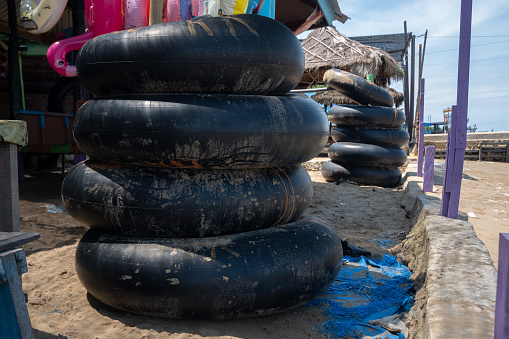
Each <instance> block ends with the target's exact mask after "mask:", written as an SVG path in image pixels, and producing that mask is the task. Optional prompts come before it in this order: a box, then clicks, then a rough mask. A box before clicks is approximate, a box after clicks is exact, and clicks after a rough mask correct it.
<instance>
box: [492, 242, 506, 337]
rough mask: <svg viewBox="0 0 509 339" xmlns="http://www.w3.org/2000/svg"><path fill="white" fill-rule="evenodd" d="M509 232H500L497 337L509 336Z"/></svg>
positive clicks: (496, 315) (496, 308)
mask: <svg viewBox="0 0 509 339" xmlns="http://www.w3.org/2000/svg"><path fill="white" fill-rule="evenodd" d="M508 259H509V233H500V237H499V243H498V275H497V301H496V304H495V339H503V338H509V260H508Z"/></svg>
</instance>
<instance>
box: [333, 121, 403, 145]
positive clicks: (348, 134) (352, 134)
mask: <svg viewBox="0 0 509 339" xmlns="http://www.w3.org/2000/svg"><path fill="white" fill-rule="evenodd" d="M331 136H332V139H333V140H334V141H336V142H357V143H364V144H372V145H379V146H387V147H403V146H406V145H408V141H409V140H410V135H409V134H408V132H407V130H405V129H399V128H378V129H375V128H345V127H339V126H335V127H334V129H333V130H332V135H331Z"/></svg>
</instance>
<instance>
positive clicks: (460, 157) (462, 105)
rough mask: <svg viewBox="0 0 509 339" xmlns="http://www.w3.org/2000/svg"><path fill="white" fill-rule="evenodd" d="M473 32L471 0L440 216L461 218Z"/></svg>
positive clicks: (465, 10)
mask: <svg viewBox="0 0 509 339" xmlns="http://www.w3.org/2000/svg"><path fill="white" fill-rule="evenodd" d="M471 31H472V0H462V1H461V19H460V41H459V60H458V89H457V98H456V102H457V105H455V106H453V107H452V116H451V130H450V131H449V135H448V136H447V151H446V158H445V173H444V185H443V192H442V204H441V206H440V214H441V215H442V216H445V217H449V218H457V217H458V208H459V199H460V191H461V178H462V174H463V161H464V158H465V148H466V141H467V111H468V85H469V74H470V40H471Z"/></svg>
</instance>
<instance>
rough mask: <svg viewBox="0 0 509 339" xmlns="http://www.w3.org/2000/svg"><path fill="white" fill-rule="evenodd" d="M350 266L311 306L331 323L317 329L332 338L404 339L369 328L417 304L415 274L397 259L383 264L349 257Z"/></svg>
mask: <svg viewBox="0 0 509 339" xmlns="http://www.w3.org/2000/svg"><path fill="white" fill-rule="evenodd" d="M343 260H344V262H346V263H347V264H346V265H344V266H343V268H342V269H341V271H340V273H339V275H338V279H337V280H336V281H335V282H334V283H333V284H332V286H331V287H330V288H329V290H328V291H327V292H325V293H324V294H323V295H322V296H320V297H319V298H317V299H315V300H313V301H311V302H309V303H308V306H311V305H315V306H317V307H320V308H323V309H324V313H325V315H326V316H327V317H328V321H326V322H325V323H323V324H321V325H319V326H317V329H318V330H319V331H321V332H322V333H324V334H326V335H327V336H329V337H332V338H343V337H346V336H348V337H351V338H365V337H369V338H387V339H404V338H405V337H404V336H403V334H401V333H397V334H392V333H390V332H389V331H387V330H386V329H384V328H382V327H378V326H373V325H370V324H368V321H370V320H374V319H380V318H384V317H387V316H390V315H393V314H398V313H402V312H408V311H409V310H410V307H411V306H412V304H413V297H412V292H411V287H412V283H411V282H410V280H409V278H410V275H411V274H412V273H411V272H410V270H409V269H408V267H406V266H405V265H403V264H401V263H399V262H398V261H397V260H396V258H395V257H393V256H390V255H385V256H384V257H383V258H382V260H381V261H378V260H372V259H366V258H364V257H360V258H351V257H345V258H344V259H343Z"/></svg>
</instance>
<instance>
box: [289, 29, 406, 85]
mask: <svg viewBox="0 0 509 339" xmlns="http://www.w3.org/2000/svg"><path fill="white" fill-rule="evenodd" d="M301 44H302V48H303V50H304V56H305V58H306V66H305V71H304V75H303V77H302V80H301V83H300V84H299V86H298V88H306V87H309V85H311V84H316V83H321V82H322V76H323V73H325V71H327V70H329V69H331V68H339V69H341V70H344V71H347V72H350V73H353V74H355V75H358V76H360V77H363V78H366V76H367V75H368V74H373V75H374V77H375V84H377V85H378V86H382V87H386V86H387V85H389V84H390V83H391V80H401V79H403V77H404V73H403V70H402V69H401V68H400V67H399V66H398V64H397V62H396V61H395V60H394V59H393V58H392V57H391V56H390V55H389V53H387V52H384V51H382V50H381V49H378V48H376V47H371V46H366V45H363V44H361V43H359V42H357V41H354V40H351V39H349V38H347V37H346V36H344V35H343V34H341V33H339V32H338V31H337V30H336V29H335V28H334V27H332V26H327V27H323V28H318V29H315V30H314V31H313V32H312V33H310V34H309V35H308V37H307V38H306V39H304V40H303V41H301Z"/></svg>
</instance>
